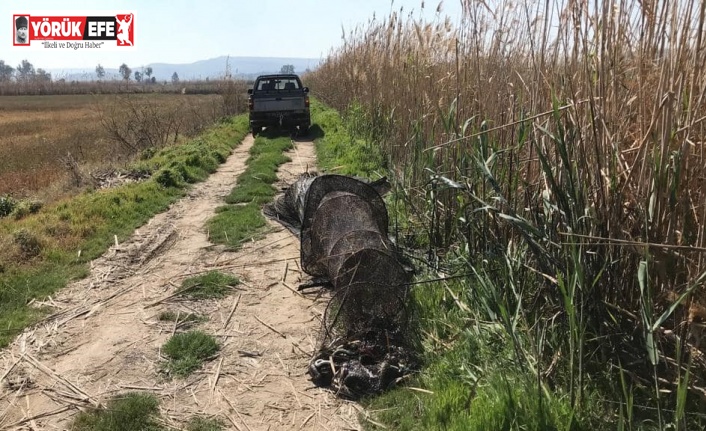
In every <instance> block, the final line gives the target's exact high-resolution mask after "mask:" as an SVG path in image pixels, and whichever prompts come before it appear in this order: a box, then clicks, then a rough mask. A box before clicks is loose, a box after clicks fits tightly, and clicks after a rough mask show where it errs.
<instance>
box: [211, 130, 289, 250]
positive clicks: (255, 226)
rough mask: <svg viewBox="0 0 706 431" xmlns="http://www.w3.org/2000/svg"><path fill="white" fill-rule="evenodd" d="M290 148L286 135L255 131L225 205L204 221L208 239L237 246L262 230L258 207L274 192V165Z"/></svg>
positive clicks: (286, 159) (232, 246)
mask: <svg viewBox="0 0 706 431" xmlns="http://www.w3.org/2000/svg"><path fill="white" fill-rule="evenodd" d="M291 148H292V141H291V139H290V138H288V137H277V136H275V135H268V134H267V133H265V134H262V135H258V137H257V138H256V139H255V144H254V145H253V147H252V148H251V149H250V157H249V158H248V160H247V162H246V163H247V168H246V169H245V171H244V172H243V173H242V174H241V175H240V177H238V184H237V185H236V186H235V187H234V188H233V190H232V191H231V193H230V194H229V195H228V196H227V197H226V203H227V204H228V205H225V206H222V207H220V208H218V209H217V210H216V212H217V214H216V216H214V217H213V218H211V220H209V221H208V223H207V228H208V232H209V239H210V240H211V241H212V242H214V243H217V244H225V245H227V246H228V247H230V248H231V249H238V248H239V247H240V246H241V245H242V244H243V242H245V241H249V240H251V239H253V238H258V237H260V236H261V235H262V234H263V233H264V232H265V230H266V226H267V223H266V221H265V218H264V217H263V216H262V214H261V207H262V205H263V204H265V203H267V202H270V201H271V200H272V198H273V197H274V195H275V194H276V193H277V190H276V189H275V188H274V187H273V186H272V183H274V182H275V181H277V168H278V167H279V166H280V165H281V164H283V163H286V162H288V161H289V158H288V157H286V156H284V155H283V154H282V153H283V152H284V151H287V150H289V149H291Z"/></svg>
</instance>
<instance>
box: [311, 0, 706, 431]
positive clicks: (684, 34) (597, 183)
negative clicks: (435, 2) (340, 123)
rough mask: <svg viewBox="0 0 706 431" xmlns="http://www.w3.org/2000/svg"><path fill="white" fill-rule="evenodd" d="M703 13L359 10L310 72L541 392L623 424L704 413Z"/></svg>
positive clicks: (676, 423) (519, 6)
mask: <svg viewBox="0 0 706 431" xmlns="http://www.w3.org/2000/svg"><path fill="white" fill-rule="evenodd" d="M421 7H426V5H424V4H423V3H422V5H421ZM705 21H706V2H703V1H689V0H685V1H678V2H667V1H654V2H644V1H643V2H641V1H637V0H622V1H617V2H609V1H605V0H604V1H601V0H598V1H595V2H581V1H570V0H545V1H544V2H530V1H519V0H518V1H498V2H490V1H486V2H484V1H469V0H464V1H463V15H462V16H461V17H458V19H456V18H453V19H452V18H449V17H447V16H446V15H445V14H444V13H443V4H439V6H438V7H437V15H436V19H434V20H431V21H425V20H422V19H419V18H416V17H415V14H414V13H412V12H407V11H404V10H402V9H400V10H398V11H395V12H393V13H391V15H390V16H388V17H386V18H383V19H381V20H378V19H372V20H370V21H369V22H368V23H367V24H365V25H362V26H360V27H358V28H355V29H353V30H351V31H349V32H347V33H345V35H344V43H343V45H342V47H340V48H339V49H338V50H336V51H333V52H331V53H330V55H329V56H328V58H327V60H326V61H325V62H324V63H323V64H322V65H321V66H320V67H319V68H318V69H317V70H316V71H314V72H313V73H311V74H309V75H308V76H307V77H306V78H307V79H306V80H307V84H308V85H309V86H310V87H311V88H312V90H313V92H314V93H315V94H316V96H317V97H319V98H320V99H321V100H323V101H324V102H326V103H327V104H329V105H330V106H333V107H335V108H336V109H337V110H339V111H340V112H342V113H344V116H345V117H346V119H347V123H348V124H349V129H350V131H351V133H354V134H357V135H358V136H360V137H364V138H366V139H367V140H368V141H370V142H375V143H377V145H378V146H379V147H380V148H381V149H382V150H383V152H384V153H385V155H386V157H387V160H388V165H389V166H388V167H389V169H390V171H391V175H392V177H393V178H394V179H395V180H396V182H397V184H398V188H397V190H396V192H395V193H394V196H395V197H394V201H393V202H392V203H391V205H390V207H391V208H394V209H395V211H397V212H399V213H400V214H404V217H399V218H400V219H403V220H404V223H402V224H403V225H405V226H407V227H408V228H409V229H408V230H406V231H405V230H404V229H403V230H402V231H401V234H402V236H403V240H405V241H407V242H408V244H414V245H416V246H417V247H422V248H424V249H425V250H426V252H427V254H426V256H427V261H428V262H429V264H430V265H431V266H432V267H433V269H434V270H435V273H436V272H438V271H439V270H442V271H444V273H445V274H447V275H448V274H455V275H457V276H459V275H460V276H462V277H461V280H462V281H461V283H462V285H463V286H464V287H463V290H464V292H463V295H465V296H463V295H462V296H461V297H460V300H464V298H465V299H466V300H467V301H468V304H471V305H472V306H470V307H469V310H468V314H469V316H468V319H476V320H483V321H492V322H497V323H498V324H499V325H500V326H501V327H502V328H504V330H505V332H506V338H505V339H506V340H508V343H510V345H511V347H512V348H511V349H510V351H511V352H512V353H511V354H510V356H511V359H512V361H514V363H515V364H517V366H518V368H519V369H521V370H524V371H523V372H525V373H529V374H530V375H534V376H535V380H534V381H533V382H532V384H536V385H537V387H538V388H540V389H538V394H539V395H540V402H539V404H540V405H541V404H542V402H541V396H542V395H541V394H542V393H543V391H551V390H560V389H561V390H563V391H565V393H566V396H567V398H568V400H569V403H570V405H571V406H572V408H574V409H576V411H581V407H582V406H585V405H586V404H587V403H588V400H587V397H588V395H587V394H588V393H589V392H590V393H594V390H597V391H598V392H600V393H601V394H602V395H601V397H607V398H608V399H609V400H608V401H607V402H606V403H605V404H604V410H603V412H602V414H603V415H605V417H607V418H610V419H614V420H615V422H616V423H619V424H620V426H619V428H621V429H631V428H632V427H634V426H637V425H636V424H637V423H638V422H639V421H640V420H645V421H649V423H651V424H653V425H654V426H655V427H656V428H659V429H661V428H665V427H668V426H671V427H673V429H689V427H690V426H692V427H693V424H694V423H699V424H703V418H704V416H703V414H704V413H706V411H704V407H703V406H704V405H706V402H705V401H706V359H705V356H704V353H705V352H706V340H704V341H702V337H701V335H702V333H704V328H706V326H704V322H705V321H706V291H705V289H704V281H705V280H706V262H705V260H704V259H705V257H706V253H705V252H706V241H705V239H704V226H705V225H706V159H705V158H704V151H705V148H704V146H705V144H704V136H706V121H705V120H706V98H705V96H706V72H705V71H704V66H705V63H706V49H705V46H704V45H705V44H706V41H705V40H704V39H706V37H705V36H706V32H705V30H704V22H705ZM403 227H404V226H403ZM420 227H421V228H420ZM419 232H423V234H419ZM455 280H456V281H455V282H454V283H457V282H458V279H455ZM699 421H701V422H699Z"/></svg>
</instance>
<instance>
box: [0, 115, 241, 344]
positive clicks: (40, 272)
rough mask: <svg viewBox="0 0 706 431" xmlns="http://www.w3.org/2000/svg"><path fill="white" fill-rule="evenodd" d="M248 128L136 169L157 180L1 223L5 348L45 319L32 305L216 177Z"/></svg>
mask: <svg viewBox="0 0 706 431" xmlns="http://www.w3.org/2000/svg"><path fill="white" fill-rule="evenodd" d="M247 130H248V123H247V117H244V116H240V117H235V118H233V119H230V120H227V121H224V122H222V123H221V124H219V125H217V126H215V127H214V128H212V129H210V130H209V131H207V132H205V133H204V134H202V135H201V136H200V137H198V138H196V139H194V140H192V141H189V142H188V143H186V144H183V145H179V146H174V147H168V148H165V149H162V150H160V151H158V152H156V154H154V155H153V156H152V157H149V158H147V159H145V160H142V161H140V162H139V163H137V164H136V165H135V166H133V167H132V168H133V169H137V170H143V171H146V172H150V173H152V178H151V179H149V180H147V181H144V182H141V183H133V184H128V185H125V186H123V187H119V188H115V189H109V190H101V191H89V192H86V193H84V194H81V195H79V196H77V197H75V198H72V199H68V200H65V201H61V202H58V203H56V204H53V205H48V206H46V207H44V208H42V209H41V210H40V211H39V212H38V213H37V214H32V215H28V216H27V217H25V218H23V219H21V220H14V219H11V218H3V219H0V248H2V249H3V253H2V255H0V347H2V346H5V345H7V344H8V343H9V342H10V341H11V340H12V339H13V338H14V336H15V335H17V334H18V333H19V332H20V331H21V330H22V329H23V328H24V327H26V326H27V325H29V324H31V323H33V322H36V321H37V319H38V318H40V317H41V316H43V315H44V313H43V312H42V310H38V309H36V308H34V307H31V306H28V305H27V304H29V303H30V302H31V300H32V299H38V298H39V299H41V298H44V297H46V296H47V295H51V294H53V293H54V292H55V291H56V290H57V289H60V288H62V287H64V286H65V285H66V284H67V283H68V282H69V281H70V280H75V279H77V278H80V277H84V276H86V274H87V273H88V266H87V263H88V262H90V261H91V260H92V259H95V258H96V257H98V256H100V255H101V254H102V253H103V252H105V251H106V250H107V249H108V247H110V245H111V244H113V243H114V237H115V236H117V238H118V240H119V241H121V240H124V239H125V238H127V237H128V236H129V235H131V234H132V232H133V231H134V229H136V228H138V227H140V226H141V225H143V224H144V223H145V222H147V221H148V220H149V219H150V218H151V217H152V216H154V215H155V214H157V213H159V212H162V211H164V210H166V209H167V208H168V207H169V205H170V204H171V203H172V202H174V201H175V200H177V199H178V198H180V197H182V196H183V195H184V193H185V191H186V189H187V188H188V185H189V184H191V183H194V182H197V181H201V180H203V179H205V178H206V177H207V176H208V175H209V174H210V173H212V172H214V171H215V169H216V168H217V166H218V164H219V163H222V162H223V161H224V160H225V158H226V157H227V156H228V154H229V153H230V151H231V150H232V149H233V148H234V147H235V146H236V145H238V143H239V142H240V141H241V140H242V138H243V137H244V136H245V134H246V133H247Z"/></svg>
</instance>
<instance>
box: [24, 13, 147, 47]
mask: <svg viewBox="0 0 706 431" xmlns="http://www.w3.org/2000/svg"><path fill="white" fill-rule="evenodd" d="M12 20H13V31H14V33H13V45H14V46H30V45H31V44H32V42H34V41H42V44H44V46H45V47H50V46H51V47H56V43H51V44H48V43H45V41H59V42H60V41H90V43H86V44H84V45H82V46H88V47H99V46H102V45H103V43H105V42H108V41H112V42H113V43H114V45H113V46H128V47H129V46H134V45H135V31H134V30H135V15H134V14H132V13H128V14H116V15H106V16H35V15H30V14H15V15H13V17H12ZM95 41H104V42H103V43H100V42H95ZM108 43H111V42H108ZM65 45H71V46H67V47H70V48H75V47H76V46H77V44H65ZM79 45H80V44H79Z"/></svg>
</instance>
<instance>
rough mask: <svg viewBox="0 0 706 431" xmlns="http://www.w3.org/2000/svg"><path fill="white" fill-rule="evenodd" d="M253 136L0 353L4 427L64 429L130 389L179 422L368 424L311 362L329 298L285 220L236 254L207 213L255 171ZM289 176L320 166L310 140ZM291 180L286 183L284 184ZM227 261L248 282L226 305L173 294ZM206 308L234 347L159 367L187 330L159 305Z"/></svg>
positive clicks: (296, 153)
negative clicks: (170, 374)
mask: <svg viewBox="0 0 706 431" xmlns="http://www.w3.org/2000/svg"><path fill="white" fill-rule="evenodd" d="M252 144H253V138H252V136H248V137H247V138H246V139H245V140H244V141H243V143H242V144H241V145H240V146H238V147H237V148H236V149H235V150H234V151H233V153H232V155H231V156H230V157H229V158H228V160H227V161H226V163H225V164H223V165H222V166H221V167H220V169H219V170H218V171H217V172H216V173H214V174H213V175H211V176H210V178H209V179H208V180H207V181H205V182H203V183H200V184H197V185H196V186H195V187H194V188H193V189H192V190H191V191H190V192H189V194H188V196H186V197H185V198H183V199H182V200H180V201H179V202H177V203H175V204H174V205H172V206H171V207H170V209H169V210H168V211H166V212H164V213H162V214H159V215H157V216H155V217H154V218H153V219H152V220H150V222H149V223H148V224H146V225H145V226H143V227H141V228H140V229H138V230H136V231H135V233H134V234H133V235H132V237H131V238H129V239H128V240H127V241H125V242H123V243H120V244H117V245H115V246H113V247H112V248H111V249H110V250H109V251H108V252H107V253H106V254H105V255H104V256H102V257H101V258H99V259H96V260H95V261H93V262H92V263H91V274H90V276H89V277H87V278H85V279H83V280H80V281H78V282H75V283H72V284H71V285H70V286H68V287H67V288H66V289H64V290H62V291H61V292H60V293H58V294H57V295H56V296H55V297H53V298H50V299H48V300H47V301H45V302H43V303H41V304H40V303H37V304H35V305H37V306H48V307H51V309H52V310H53V314H52V315H51V316H49V317H48V318H46V319H45V320H43V321H42V322H40V323H39V324H37V325H35V326H34V327H32V328H29V329H27V330H26V331H25V332H24V333H23V334H22V335H21V336H20V337H18V339H17V340H16V341H15V342H14V343H13V344H12V345H11V346H10V347H8V348H7V349H4V350H3V351H1V352H0V380H1V382H0V429H18V430H20V429H21V430H29V429H31V430H54V429H66V428H67V427H69V426H70V424H71V421H72V419H73V417H74V416H75V415H76V414H77V413H78V412H79V411H80V410H82V409H86V408H90V407H91V406H95V405H99V404H101V403H103V402H105V400H107V399H109V398H111V397H112V396H115V395H117V394H120V393H124V392H130V391H146V392H150V393H153V394H155V395H156V396H157V397H158V398H159V400H160V402H161V404H160V408H161V413H162V418H163V419H164V421H165V422H166V424H167V425H170V426H174V427H182V426H183V424H184V423H185V422H186V421H187V420H188V419H189V418H190V417H192V416H193V415H211V416H217V417H219V418H221V419H223V421H224V422H225V423H226V425H227V427H228V429H236V430H252V431H255V430H295V429H308V430H353V429H359V428H360V427H359V424H358V421H357V416H358V413H359V411H360V410H361V408H360V407H359V406H358V405H356V404H354V403H348V402H345V401H341V400H340V399H338V398H336V397H335V396H334V395H333V394H331V393H330V392H327V391H325V390H322V389H319V388H315V387H314V386H313V385H312V384H311V382H310V381H309V380H308V376H307V375H306V367H307V363H308V360H309V358H310V356H311V353H312V352H313V351H314V349H315V347H316V343H317V337H318V331H319V328H320V318H321V314H322V312H323V310H324V305H325V301H326V298H324V297H318V296H317V292H313V293H311V294H307V295H302V294H299V293H298V292H297V291H296V287H297V285H298V284H299V283H300V282H301V281H302V280H306V279H307V276H306V275H305V274H304V273H302V272H301V271H300V269H299V265H298V258H299V243H298V240H297V238H296V237H294V236H293V235H292V234H290V233H289V232H288V231H286V230H285V229H284V228H282V227H281V226H279V225H277V224H275V223H272V222H268V223H270V232H269V233H268V234H267V235H266V236H265V237H263V238H261V239H259V240H254V241H251V242H248V243H247V244H245V246H244V247H243V248H242V249H240V250H239V251H237V252H228V251H225V249H224V248H223V247H222V246H214V245H213V244H212V243H210V242H209V239H208V238H209V233H208V232H207V231H206V229H205V228H204V225H205V222H206V221H207V220H208V219H209V218H210V217H212V216H213V214H214V210H215V209H216V207H218V206H219V205H222V203H223V198H224V196H226V195H227V194H228V193H229V192H230V190H231V189H232V188H233V186H234V185H235V183H236V179H237V177H238V175H240V174H241V173H242V172H243V170H244V168H245V160H246V159H247V156H248V150H249V149H250V147H251V146H252ZM289 155H290V157H291V159H292V162H290V163H287V164H285V165H282V166H281V167H280V170H279V178H280V180H281V181H282V182H286V181H291V180H293V179H294V177H295V176H297V175H298V174H300V173H301V172H304V171H305V170H306V169H312V167H313V166H315V164H316V158H315V153H314V148H313V143H312V142H297V143H296V148H295V149H294V150H293V151H291V152H290V154H289ZM279 185H280V186H281V185H282V184H279ZM214 269H217V270H219V271H222V272H225V273H229V274H233V275H235V276H237V277H239V278H240V279H241V280H242V283H241V284H240V285H239V286H237V287H236V288H234V290H233V292H232V294H231V295H229V296H228V297H226V298H224V299H222V300H202V301H184V300H181V299H178V298H175V297H172V296H170V295H172V294H173V293H174V292H175V290H176V288H177V287H178V286H179V285H180V284H181V282H182V280H184V279H185V278H187V277H190V276H193V275H197V274H201V273H203V272H206V271H209V270H214ZM165 310H172V311H175V312H177V313H180V314H183V315H186V314H188V313H198V314H203V315H206V316H208V317H209V320H208V321H207V322H204V323H200V324H198V325H197V326H196V328H197V329H201V330H203V331H205V332H207V333H210V334H213V335H215V336H216V338H217V339H218V341H219V343H220V344H221V346H222V348H221V351H220V352H219V354H218V356H217V357H215V358H213V359H212V360H210V361H208V362H207V363H206V364H205V365H204V366H203V367H202V369H201V370H200V371H198V372H196V373H194V374H193V375H191V376H190V377H188V378H185V379H168V378H166V377H165V375H164V373H162V372H160V368H161V366H162V363H163V358H162V356H160V348H161V346H162V345H163V344H164V343H165V342H166V340H167V339H168V338H169V337H170V336H171V335H172V334H173V333H175V332H176V331H183V330H185V328H177V327H175V325H174V323H172V322H162V321H160V320H158V318H157V316H158V315H159V314H160V312H162V311H165Z"/></svg>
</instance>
